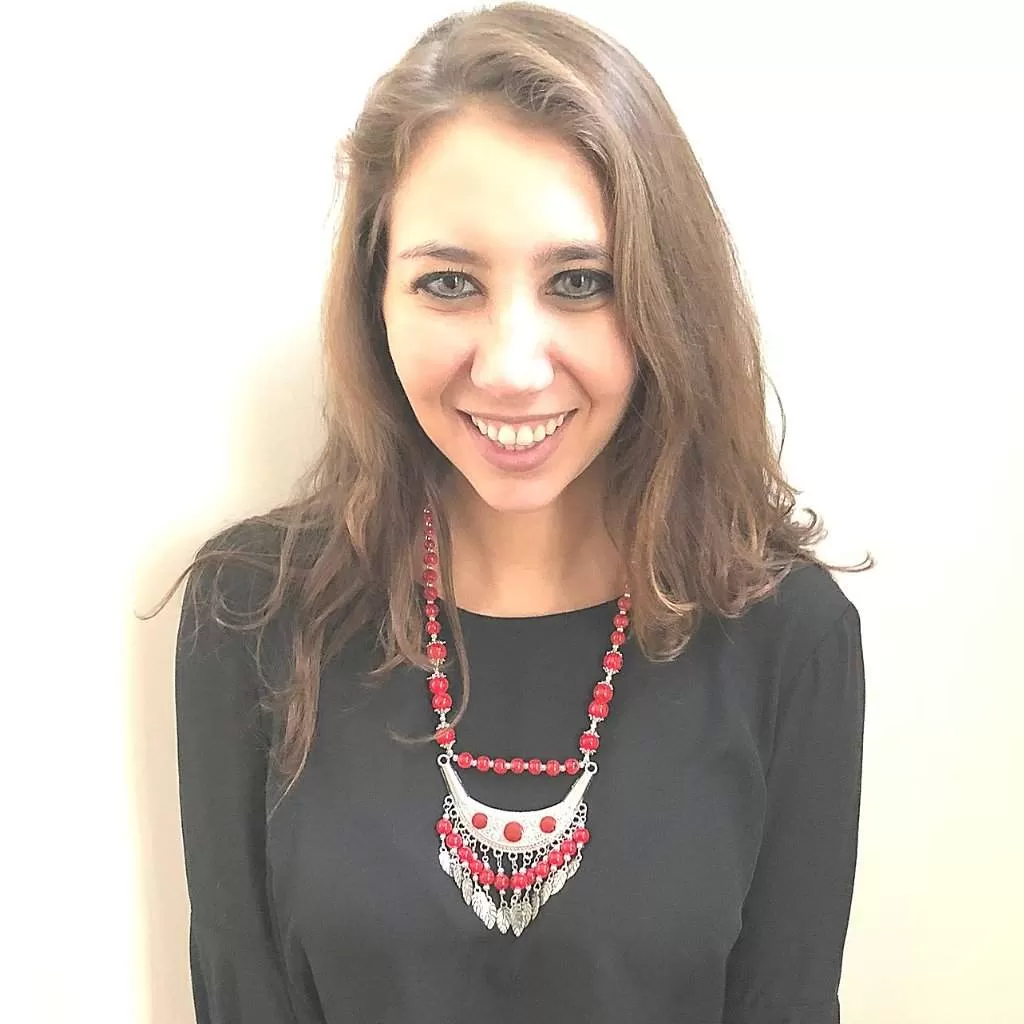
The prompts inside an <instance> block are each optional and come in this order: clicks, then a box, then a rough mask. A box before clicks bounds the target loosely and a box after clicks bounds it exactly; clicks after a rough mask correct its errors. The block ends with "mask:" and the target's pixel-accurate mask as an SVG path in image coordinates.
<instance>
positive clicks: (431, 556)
mask: <svg viewBox="0 0 1024 1024" xmlns="http://www.w3.org/2000/svg"><path fill="white" fill-rule="evenodd" d="M423 564H424V565H430V566H436V565H437V552H436V551H424V552H423Z"/></svg>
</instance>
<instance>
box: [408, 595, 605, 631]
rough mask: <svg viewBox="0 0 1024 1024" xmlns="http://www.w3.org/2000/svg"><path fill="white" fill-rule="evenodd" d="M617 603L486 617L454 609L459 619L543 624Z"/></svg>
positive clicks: (440, 603) (478, 613)
mask: <svg viewBox="0 0 1024 1024" xmlns="http://www.w3.org/2000/svg"><path fill="white" fill-rule="evenodd" d="M421 589H422V587H421ZM618 601H619V599H618V597H610V598H608V600H607V601H598V602H597V603H596V604H588V605H584V606H583V607H582V608H567V609H566V610H565V611H561V612H544V613H543V614H542V615H488V614H487V613H486V612H474V611H470V610H469V609H468V608H462V607H461V606H459V605H455V608H456V609H457V610H458V613H459V617H460V618H466V619H476V620H477V621H479V622H494V623H497V622H544V621H545V620H550V619H565V618H568V617H569V616H572V615H579V616H585V615H587V614H594V613H596V612H598V611H600V610H602V609H610V608H613V607H616V606H617V605H618ZM437 604H439V605H440V606H441V607H442V608H444V607H446V604H447V602H446V601H445V600H444V599H443V598H441V597H439V598H438V599H437Z"/></svg>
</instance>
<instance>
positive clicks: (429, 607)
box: [423, 601, 441, 619]
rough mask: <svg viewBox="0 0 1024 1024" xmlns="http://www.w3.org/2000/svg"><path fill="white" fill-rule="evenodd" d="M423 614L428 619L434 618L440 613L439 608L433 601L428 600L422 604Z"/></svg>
mask: <svg viewBox="0 0 1024 1024" xmlns="http://www.w3.org/2000/svg"><path fill="white" fill-rule="evenodd" d="M423 614H424V615H426V616H427V618H428V619H436V618H437V617H438V615H440V614H441V609H440V608H438V607H437V605H436V604H434V602H433V601H428V602H427V603H426V604H425V605H424V606H423Z"/></svg>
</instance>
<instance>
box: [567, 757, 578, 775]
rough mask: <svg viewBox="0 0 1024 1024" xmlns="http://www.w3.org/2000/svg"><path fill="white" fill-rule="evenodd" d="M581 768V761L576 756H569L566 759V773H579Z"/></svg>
mask: <svg viewBox="0 0 1024 1024" xmlns="http://www.w3.org/2000/svg"><path fill="white" fill-rule="evenodd" d="M579 770H580V763H579V761H577V760H576V758H575V757H567V758H566V759H565V774H566V775H578V774H579Z"/></svg>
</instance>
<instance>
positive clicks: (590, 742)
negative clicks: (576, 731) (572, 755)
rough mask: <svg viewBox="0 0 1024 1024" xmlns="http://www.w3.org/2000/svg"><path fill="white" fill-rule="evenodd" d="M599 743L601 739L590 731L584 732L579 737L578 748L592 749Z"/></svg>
mask: <svg viewBox="0 0 1024 1024" xmlns="http://www.w3.org/2000/svg"><path fill="white" fill-rule="evenodd" d="M600 745H601V740H600V739H599V738H598V737H597V736H595V735H594V734H593V733H592V732H585V733H584V734H583V735H582V736H581V737H580V750H584V751H586V750H590V751H594V750H597V748H598V747H599V746H600Z"/></svg>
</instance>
